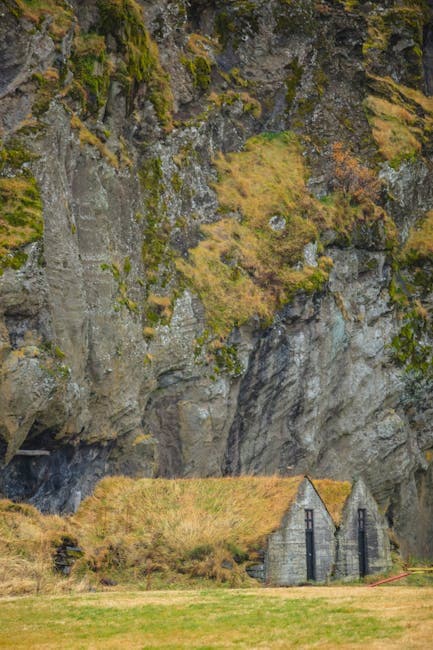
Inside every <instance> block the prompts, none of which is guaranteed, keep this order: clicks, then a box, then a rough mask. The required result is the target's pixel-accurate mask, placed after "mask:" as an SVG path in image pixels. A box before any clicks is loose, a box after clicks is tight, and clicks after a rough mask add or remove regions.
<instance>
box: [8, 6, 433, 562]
mask: <svg viewBox="0 0 433 650" xmlns="http://www.w3.org/2000/svg"><path fill="white" fill-rule="evenodd" d="M33 5H34V3H32V2H26V1H25V0H15V1H14V0H3V1H2V2H0V9H1V21H0V125H1V132H0V135H1V138H2V148H1V150H0V169H1V178H0V210H1V214H0V266H1V270H2V275H1V277H0V355H1V357H0V359H1V369H0V377H1V384H0V451H1V454H2V458H3V459H4V466H3V469H2V470H1V472H0V490H1V491H2V492H3V493H4V494H5V495H6V496H10V497H12V498H21V499H27V500H30V501H32V502H33V503H35V504H36V505H38V506H39V507H41V508H42V509H44V510H71V509H73V508H74V507H75V506H76V504H77V502H78V501H79V499H80V498H81V497H82V496H84V495H85V494H88V493H89V492H90V491H91V489H92V488H93V486H94V484H95V482H96V481H97V480H98V479H99V478H100V477H101V476H103V475H104V474H107V473H119V472H121V473H125V474H129V475H137V476H218V475H223V474H232V473H233V474H238V473H252V474H264V473H281V474H298V473H300V472H308V473H312V474H314V475H323V476H330V477H334V478H338V479H346V478H347V479H352V478H356V477H358V476H362V477H363V478H364V479H365V481H366V482H367V484H368V485H369V487H370V488H371V489H372V491H373V494H374V495H375V497H376V498H377V499H378V501H379V503H380V504H381V506H382V507H383V508H384V510H386V512H387V514H388V517H389V521H390V524H391V525H392V526H393V527H394V529H395V531H396V534H397V536H398V537H399V538H400V541H401V543H402V544H403V545H404V547H405V548H406V549H410V550H411V551H412V552H416V553H418V554H431V553H432V552H433V548H432V546H431V541H429V540H431V539H432V535H431V533H432V532H433V531H432V530H431V523H429V522H431V521H432V517H431V514H432V507H433V497H432V493H431V483H432V471H431V465H430V463H431V460H432V459H433V453H432V452H433V431H432V427H431V407H430V402H431V399H430V398H431V392H432V390H431V387H432V376H433V373H432V371H431V356H432V348H431V345H432V334H431V324H430V310H431V307H432V295H431V288H432V275H431V259H432V255H433V234H432V233H433V223H432V219H433V216H432V214H433V213H430V210H432V209H433V183H432V181H431V156H432V145H431V133H432V128H433V99H431V98H430V96H429V95H430V93H431V92H432V81H431V79H432V74H433V72H432V70H433V64H432V60H433V46H432V37H431V34H432V30H433V27H432V25H433V18H432V14H431V10H430V8H429V6H428V4H427V3H424V2H422V0H420V1H419V2H418V1H416V0H413V1H411V2H410V1H409V0H407V1H406V2H392V1H391V0H390V1H388V2H380V3H375V2H368V3H367V2H365V3H364V2H356V1H351V2H349V1H347V2H342V1H337V0H334V1H331V0H328V1H325V0H323V1H322V2H312V1H310V0H302V1H300V2H290V1H289V0H271V2H261V0H257V1H254V2H249V1H248V2H247V1H245V0H232V1H231V2H196V1H194V2H190V3H185V4H184V3H183V2H182V1H181V0H180V1H179V2H178V3H175V2H174V3H166V2H158V3H156V2H137V1H136V0H97V1H96V0H95V1H94V2H78V1H76V2H71V3H63V2H61V1H57V0H46V1H44V2H40V3H37V7H36V8H35V7H34V6H33ZM20 449H27V450H31V449H47V450H49V451H50V455H49V456H41V457H24V456H20V455H17V451H18V450H20Z"/></svg>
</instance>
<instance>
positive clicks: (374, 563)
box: [335, 481, 391, 578]
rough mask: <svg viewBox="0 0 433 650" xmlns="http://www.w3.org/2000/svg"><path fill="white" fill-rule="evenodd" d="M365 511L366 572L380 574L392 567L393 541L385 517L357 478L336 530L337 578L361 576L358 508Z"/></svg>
mask: <svg viewBox="0 0 433 650" xmlns="http://www.w3.org/2000/svg"><path fill="white" fill-rule="evenodd" d="M359 508H365V510H366V536H367V557H368V560H367V567H368V568H367V573H371V574H374V573H381V572H383V571H385V570H386V569H388V568H389V567H390V566H391V556H390V544H389V539H388V535H387V532H386V524H385V520H384V517H383V516H382V515H381V513H380V512H379V509H378V506H377V503H376V501H375V500H374V499H373V497H372V496H371V494H370V492H369V490H368V489H367V487H366V486H365V484H364V483H363V482H362V481H357V482H356V483H355V485H354V487H353V491H352V494H351V495H350V497H349V499H348V500H347V503H346V505H345V508H344V512H343V521H342V524H341V526H340V528H339V529H338V532H337V561H336V572H335V573H336V577H337V578H343V577H350V578H356V577H358V576H359V555H358V509H359Z"/></svg>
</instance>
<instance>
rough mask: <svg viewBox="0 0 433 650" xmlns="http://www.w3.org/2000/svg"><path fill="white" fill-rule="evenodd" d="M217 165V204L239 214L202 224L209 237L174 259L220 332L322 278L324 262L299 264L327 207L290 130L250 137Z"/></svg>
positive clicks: (267, 312)
mask: <svg viewBox="0 0 433 650" xmlns="http://www.w3.org/2000/svg"><path fill="white" fill-rule="evenodd" d="M215 165H216V167H217V170H218V176H219V180H218V183H217V184H216V186H215V187H216V191H217V194H218V199H219V202H220V204H221V206H222V210H223V211H233V212H236V213H238V214H239V219H236V218H233V217H230V218H223V219H221V220H220V221H218V222H216V223H214V224H211V225H207V226H204V227H203V233H204V234H205V235H206V238H205V239H204V240H203V241H202V242H201V243H200V244H199V245H198V246H197V247H196V248H194V249H192V250H191V251H190V258H189V260H188V261H184V260H179V261H178V262H177V266H178V268H179V270H180V271H182V273H183V274H184V275H185V276H186V277H187V278H188V279H189V281H190V282H191V283H192V284H193V286H194V287H195V289H196V290H197V292H198V293H199V295H200V297H201V299H202V301H203V303H204V305H205V308H206V312H207V314H208V319H209V323H210V325H211V326H212V327H213V328H214V329H215V331H216V332H217V333H219V334H221V335H225V334H227V332H228V331H229V330H230V329H231V327H232V326H233V323H238V324H240V323H242V322H244V321H246V320H248V318H250V317H251V316H252V315H257V316H259V317H260V318H261V319H263V320H264V321H265V322H266V321H267V320H268V319H270V318H271V316H272V314H273V313H274V312H275V310H276V309H277V308H278V307H280V306H281V305H282V304H284V302H286V301H287V300H288V299H289V298H290V297H291V296H292V295H293V293H294V292H295V291H296V290H298V289H304V290H307V291H308V290H314V289H315V288H318V287H320V286H321V284H322V283H323V282H324V281H325V280H326V279H327V269H326V268H325V266H320V265H319V267H314V268H308V267H304V268H302V260H303V252H304V247H305V245H306V244H307V243H309V242H311V241H314V240H315V239H316V238H317V236H318V228H317V226H316V223H315V219H316V217H317V220H318V221H325V220H326V219H325V217H323V215H322V213H324V212H326V210H325V209H324V208H323V206H322V205H321V204H320V203H319V202H318V201H315V200H314V199H313V198H312V197H310V196H309V194H308V192H307V190H306V185H305V181H306V170H305V167H304V162H303V157H302V151H301V148H300V145H299V142H298V140H297V138H296V137H295V136H294V135H293V134H289V133H282V134H270V135H262V136H258V137H254V138H251V139H250V140H248V141H247V143H246V145H245V148H244V150H243V151H242V152H240V153H233V154H227V155H226V156H223V155H222V154H221V155H220V156H218V157H217V159H216V160H215ZM310 215H314V216H313V218H310ZM272 217H277V219H280V220H281V221H282V224H283V227H282V229H281V230H276V229H273V227H272V222H271V223H270V219H271V218H272ZM328 270H329V269H328Z"/></svg>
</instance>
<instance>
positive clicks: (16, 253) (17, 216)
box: [0, 140, 43, 274]
mask: <svg viewBox="0 0 433 650" xmlns="http://www.w3.org/2000/svg"><path fill="white" fill-rule="evenodd" d="M32 157H33V156H32V154H31V153H30V152H29V151H27V150H26V149H24V148H23V146H22V144H21V143H20V142H19V141H17V140H16V141H11V142H10V143H9V144H8V146H7V147H6V146H3V147H2V148H0V274H1V273H2V272H3V269H5V268H8V267H9V268H13V269H18V268H20V267H21V266H22V264H23V263H24V262H25V260H26V259H27V255H26V253H24V251H23V250H22V248H23V247H24V246H26V245H27V244H30V243H31V242H33V241H36V240H37V239H39V238H40V237H41V236H42V232H43V218H42V200H41V195H40V191H39V187H38V185H37V183H36V180H35V178H34V177H33V176H32V174H31V172H30V171H29V170H28V169H27V167H26V164H27V163H28V162H29V161H30V160H32Z"/></svg>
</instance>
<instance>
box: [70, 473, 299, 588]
mask: <svg viewBox="0 0 433 650" xmlns="http://www.w3.org/2000/svg"><path fill="white" fill-rule="evenodd" d="M302 480H303V477H302V476H297V477H292V478H279V477H241V478H220V479H218V478H207V479H178V480H165V479H140V480H133V479H128V478H124V477H114V478H107V479H104V480H102V481H101V482H100V483H99V484H98V486H97V488H96V490H95V493H94V494H93V496H92V497H89V498H88V499H86V501H85V502H83V504H82V505H81V506H80V508H79V510H78V512H77V513H76V515H75V516H74V517H73V518H72V525H73V526H74V528H75V529H76V530H77V536H78V537H79V539H80V544H81V545H82V546H83V548H84V549H85V551H86V555H87V556H88V557H90V556H92V557H94V558H95V562H96V563H99V564H100V565H101V566H104V567H105V568H107V567H108V566H109V565H110V562H111V563H112V562H113V557H114V556H115V557H116V560H115V561H116V562H118V563H119V565H123V566H125V567H128V566H129V567H133V566H134V565H136V566H138V567H139V566H141V567H142V566H143V565H144V564H145V562H146V561H148V562H151V563H152V569H170V570H176V569H177V568H178V569H180V570H181V572H182V571H183V570H184V569H183V568H182V563H184V565H185V567H184V568H185V572H186V573H191V574H193V575H194V574H196V575H203V576H204V577H211V578H216V579H217V580H225V579H226V578H227V577H228V574H227V573H224V569H222V570H221V571H219V570H218V567H220V566H221V562H223V560H224V559H227V560H232V559H233V558H232V554H233V553H235V554H236V553H244V554H254V552H255V550H257V549H259V548H261V546H262V545H263V544H264V543H265V540H266V537H267V535H269V533H270V532H272V531H273V530H275V529H276V528H278V526H279V524H280V522H281V519H282V517H283V515H284V513H285V512H286V511H287V509H288V507H289V506H290V504H291V502H292V501H293V499H294V497H295V496H296V493H297V490H298V487H299V485H300V483H301V481H302ZM102 548H103V551H102ZM230 549H232V550H230ZM104 553H105V555H104ZM242 572H243V569H242ZM245 577H246V576H245ZM237 578H239V576H237Z"/></svg>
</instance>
